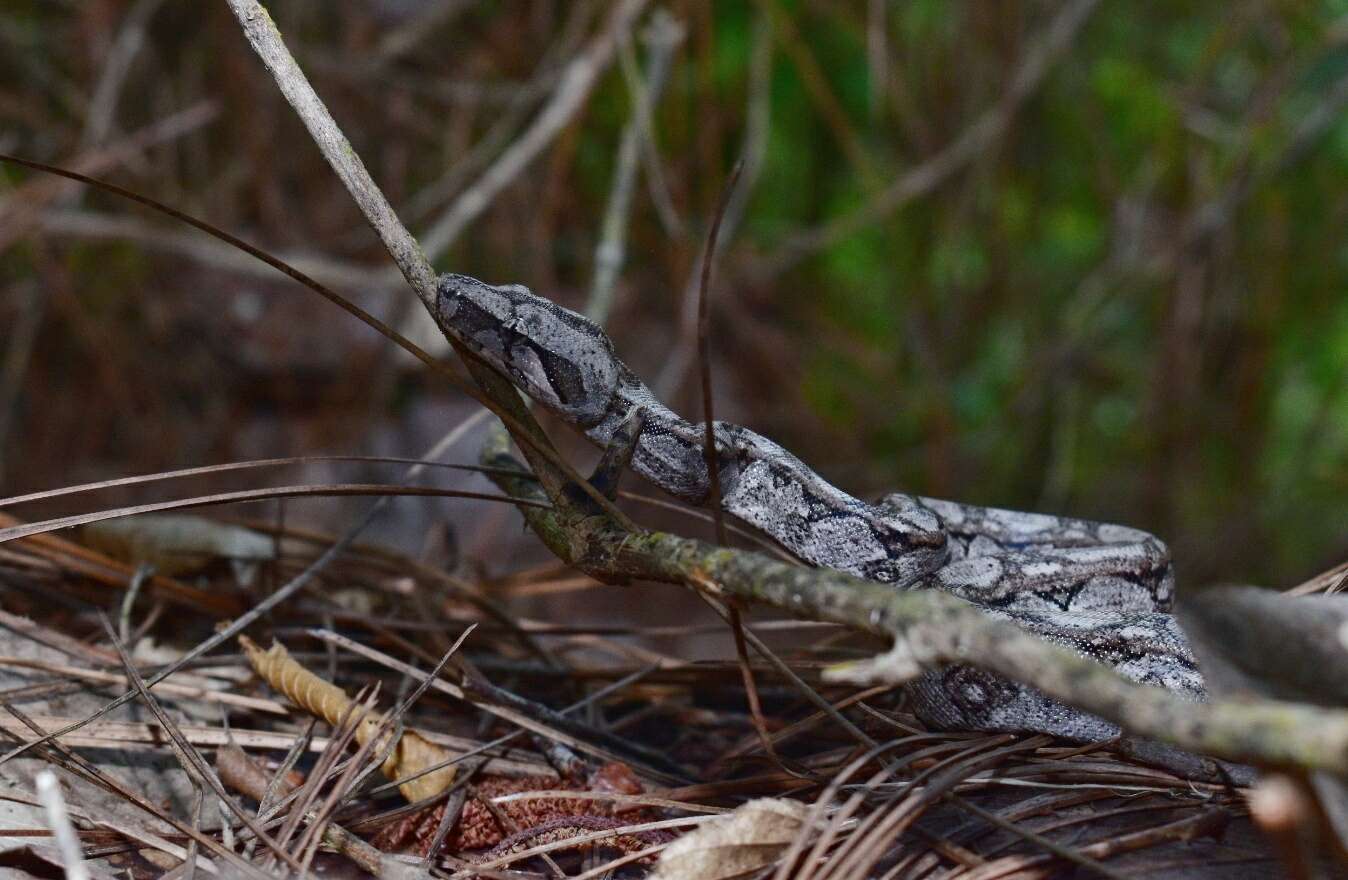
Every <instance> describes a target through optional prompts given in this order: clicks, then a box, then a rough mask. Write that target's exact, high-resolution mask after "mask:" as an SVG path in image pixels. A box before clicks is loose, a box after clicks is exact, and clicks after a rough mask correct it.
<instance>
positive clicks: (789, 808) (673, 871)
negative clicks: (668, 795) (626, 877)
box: [651, 798, 810, 880]
mask: <svg viewBox="0 0 1348 880" xmlns="http://www.w3.org/2000/svg"><path fill="white" fill-rule="evenodd" d="M809 811H810V808H809V807H808V806H806V805H805V804H801V803H799V802H797V801H789V800H783V799H777V798H759V799H758V800H753V801H749V802H748V803H747V804H745V805H743V806H742V807H740V808H739V809H737V810H735V812H733V813H731V814H730V815H728V816H725V817H724V818H722V819H721V820H720V821H717V822H711V823H709V824H706V825H703V826H702V827H700V828H698V829H697V830H696V831H694V832H692V833H691V834H686V835H684V836H683V837H680V838H679V839H678V840H676V841H674V842H673V843H671V844H670V845H669V846H668V847H666V848H665V851H664V852H663V853H661V854H660V862H659V863H658V864H657V865H656V866H655V871H654V872H653V873H652V874H651V880H726V878H730V877H742V876H744V875H746V874H749V873H751V872H753V871H757V870H758V869H760V868H763V867H765V866H767V865H770V864H772V863H773V862H775V861H776V860H777V859H778V857H780V856H781V854H782V852H783V851H784V850H785V849H786V848H787V847H789V846H790V845H791V844H792V843H793V842H794V841H795V839H796V838H797V837H799V836H800V834H801V833H802V829H803V828H804V826H805V818H806V816H807V815H808V814H809Z"/></svg>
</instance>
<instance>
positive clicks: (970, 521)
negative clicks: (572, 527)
mask: <svg viewBox="0 0 1348 880" xmlns="http://www.w3.org/2000/svg"><path fill="white" fill-rule="evenodd" d="M435 318H436V320H437V322H438V323H439V324H440V326H441V329H442V330H444V331H445V332H447V333H449V334H451V335H453V336H454V337H455V338H457V339H458V340H460V341H461V342H463V343H464V344H465V345H467V346H468V347H469V348H470V349H471V350H473V351H474V352H476V353H477V354H478V355H479V356H481V357H482V358H483V359H485V360H486V361H488V362H489V363H491V364H493V365H495V366H496V367H497V368H499V369H500V370H501V371H502V372H503V373H504V374H505V375H507V376H508V377H509V378H510V379H511V381H512V382H513V383H514V384H515V385H516V386H517V387H518V388H519V389H520V390H521V391H523V392H524V393H525V394H527V395H528V396H529V397H531V398H532V399H533V400H534V401H535V402H537V403H538V404H540V405H541V406H543V407H546V408H547V409H549V410H551V411H552V412H554V413H556V414H557V415H558V416H560V417H561V418H562V419H564V420H565V421H567V422H569V423H571V424H573V425H574V426H576V427H577V428H579V429H580V430H581V431H583V432H584V433H585V435H586V436H587V437H588V438H589V439H590V440H592V441H593V442H594V443H596V444H599V445H600V446H606V445H607V444H608V443H609V442H610V440H611V439H612V438H613V435H614V433H615V432H617V431H618V430H619V429H620V428H621V427H622V425H623V424H624V423H625V422H626V421H627V420H628V418H629V417H630V416H631V414H632V413H633V412H634V411H635V410H637V409H640V410H643V411H644V416H645V419H644V422H643V424H642V427H641V433H640V435H639V436H638V438H637V441H636V446H635V449H634V451H633V455H632V468H633V469H634V470H636V471H637V472H638V473H640V474H641V475H642V476H644V477H646V478H647V479H648V480H650V481H651V482H653V483H655V484H656V485H657V486H659V487H660V488H662V489H664V490H665V491H667V492H669V493H670V494H672V495H674V496H676V497H678V498H680V499H682V500H684V501H686V502H689V503H691V504H695V505H706V504H708V503H709V495H710V480H709V476H708V469H707V465H706V459H705V457H704V451H703V444H704V426H703V425H702V424H695V423H692V422H689V421H687V420H685V419H684V418H682V417H681V416H679V415H678V414H676V413H674V412H672V411H671V410H670V409H668V408H667V407H665V406H664V405H663V404H661V403H660V402H659V401H658V400H656V399H655V396H654V395H653V394H652V393H651V391H650V390H649V389H648V388H647V387H646V386H645V385H644V384H643V383H642V382H641V380H640V379H639V378H637V376H636V375H635V374H634V373H633V372H632V371H631V370H630V369H628V367H627V366H626V365H625V364H624V363H623V362H622V361H621V360H619V359H618V357H617V355H616V354H615V353H614V349H613V344H612V342H611V341H610V340H609V338H608V336H607V335H606V334H605V333H604V331H603V330H602V329H600V327H599V326H598V325H596V324H595V323H593V322H592V321H590V320H588V319H586V318H584V317H583V316H581V315H578V314H576V313H575V312H572V311H569V310H567V309H564V308H562V307H560V306H558V305H556V304H554V303H552V302H551V301H549V300H547V299H544V298H542V297H539V296H536V295H534V294H533V293H532V292H530V291H529V289H528V288H526V287H524V286H522V285H516V284H511V285H499V286H498V285H490V284H485V283H483V282H481V281H478V280H476V279H474V278H469V277H467V276H464V275H444V276H442V277H441V278H440V282H439V289H438V296H437V301H436V309H435ZM714 436H715V438H716V454H717V459H718V468H719V476H720V483H721V495H722V506H723V509H724V510H725V511H726V512H728V513H730V514H732V515H734V516H735V517H737V518H738V519H740V520H743V521H744V522H746V523H749V524H750V525H752V526H755V527H757V528H758V529H759V530H761V531H762V532H764V533H765V534H767V535H769V536H770V537H772V538H773V539H774V540H776V541H777V542H778V543H780V544H781V545H782V546H783V547H785V548H786V549H787V550H789V551H790V552H791V553H793V554H795V555H796V556H797V557H799V558H800V559H802V560H804V561H805V562H808V563H810V564H813V565H817V566H822V567H829V568H834V569H838V570H840V571H844V572H847V573H849V574H853V575H856V576H858V577H862V578H867V579H869V580H874V581H879V582H882V583H888V584H893V585H894V586H895V588H898V589H909V588H918V587H934V588H937V589H942V590H946V591H948V592H950V593H953V594H955V595H957V596H960V597H962V598H964V599H967V600H968V601H970V602H973V603H976V604H977V605H979V606H980V607H982V608H983V609H985V610H986V611H987V612H988V613H990V614H993V615H995V616H997V617H1001V618H1003V619H1006V620H1009V621H1012V622H1014V623H1015V624H1017V625H1019V626H1020V627H1022V628H1024V629H1026V630H1028V631H1030V632H1032V633H1035V634H1036V635H1038V636H1040V637H1041V638H1044V639H1048V640H1050V641H1053V642H1057V643H1059V644H1062V645H1065V646H1067V647H1069V648H1071V649H1073V650H1075V651H1078V652H1079V653H1081V654H1083V655H1085V656H1088V657H1090V658H1093V659H1095V660H1098V661H1100V662H1102V663H1105V664H1107V665H1109V666H1111V667H1112V668H1114V669H1115V670H1116V671H1118V672H1119V673H1120V674H1121V675H1123V676H1125V677H1127V678H1129V679H1132V680H1134V681H1137V682H1140V683H1144V684H1150V685H1155V686H1158V687H1164V688H1167V689H1169V690H1171V691H1173V692H1176V693H1178V694H1181V695H1184V696H1187V697H1189V698H1192V699H1194V700H1202V699H1204V687H1203V679H1202V677H1201V675H1200V673H1199V671H1198V667H1197V663H1196V661H1195V659H1194V656H1193V653H1192V651H1191V650H1190V648H1189V646H1188V643H1187V641H1186V639H1185V637H1184V633H1183V631H1182V630H1181V629H1180V628H1179V625H1178V624H1177V623H1176V621H1175V618H1174V616H1173V615H1172V614H1171V613H1170V609H1171V604H1172V601H1173V598H1174V574H1173V570H1172V567H1171V562H1170V555H1169V551H1168V550H1167V549H1166V546H1165V544H1164V543H1162V542H1161V541H1160V539H1158V538H1156V537H1155V536H1153V535H1151V534H1148V533H1147V532H1144V531H1140V530H1138V529H1133V528H1128V527H1126V526H1121V525H1113V524H1109V523H1097V522H1089V521H1086V520H1080V519H1071V518H1067V517H1059V516H1049V515H1046V514H1041V513H1023V512H1019V511H1012V510H1000V509H996V508H990V507H978V506H974V505H969V504H960V503H957V502H953V501H942V500H938V499H934V498H923V497H919V496H912V495H905V494H901V493H894V494H891V495H887V496H885V497H884V498H882V499H880V500H879V501H877V502H876V503H874V504H868V503H866V502H864V501H861V500H859V499H857V498H854V497H853V496H851V495H849V494H847V493H846V492H843V491H842V490H840V489H838V488H837V487H835V486H833V485H832V484H830V483H829V482H828V481H827V480H825V479H824V478H823V477H821V476H819V475H818V474H817V473H815V472H814V471H813V470H811V469H810V468H809V467H808V466H806V465H805V464H804V463H803V462H801V461H800V460H799V459H798V458H796V457H795V456H794V455H792V454H791V453H790V452H788V451H787V450H785V449H783V448H782V447H781V446H779V445H778V444H776V443H774V442H772V441H771V440H769V439H767V438H766V437H763V436H761V435H759V434H756V433H754V432H753V431H751V430H749V429H748V428H743V427H740V426H738V425H730V424H725V423H723V422H717V423H715V425H714ZM909 689H910V692H911V694H912V697H913V701H914V706H915V708H916V710H917V712H918V714H919V715H920V716H921V717H923V718H924V720H926V721H928V722H929V723H932V724H935V725H939V726H941V727H944V728H957V729H967V730H998V731H1037V732H1045V733H1051V734H1056V735H1059V736H1065V737H1070V738H1073V739H1078V740H1090V741H1095V740H1101V739H1108V738H1111V737H1113V736H1116V735H1118V733H1119V728H1118V727H1117V726H1116V725H1114V724H1112V723H1110V722H1107V721H1104V720H1103V719H1101V718H1099V717H1097V716H1094V715H1091V714H1088V713H1085V712H1082V711H1080V710H1077V709H1074V708H1072V707H1069V706H1066V705H1063V704H1061V703H1058V702H1055V701H1053V700H1051V699H1049V698H1048V697H1046V696H1044V695H1043V694H1042V693H1040V692H1038V691H1036V690H1035V689H1033V688H1031V687H1028V686H1026V685H1021V684H1018V683H1015V682H1011V681H1009V680H1007V679H1004V678H1001V677H999V676H997V675H995V674H992V673H989V672H985V671H983V670H979V669H974V668H971V667H964V666H953V667H948V668H944V669H938V670H933V671H931V672H928V673H926V674H924V675H923V676H922V677H921V678H919V679H918V680H917V681H916V682H914V683H913V684H911V685H910V686H909Z"/></svg>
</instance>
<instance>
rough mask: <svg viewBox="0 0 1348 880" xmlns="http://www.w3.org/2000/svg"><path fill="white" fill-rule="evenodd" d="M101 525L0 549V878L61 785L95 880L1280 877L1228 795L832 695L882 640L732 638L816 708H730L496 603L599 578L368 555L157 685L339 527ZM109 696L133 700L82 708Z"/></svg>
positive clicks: (776, 690)
mask: <svg viewBox="0 0 1348 880" xmlns="http://www.w3.org/2000/svg"><path fill="white" fill-rule="evenodd" d="M114 522H119V523H121V525H119V526H117V527H115V528H106V527H103V526H100V525H91V526H87V527H85V528H84V529H82V530H79V531H76V532H72V533H59V534H56V533H46V534H38V535H33V536H30V537H26V538H21V539H18V540H13V541H10V542H8V543H6V544H5V545H4V547H3V548H0V583H3V587H4V597H5V598H4V607H5V610H4V612H3V614H2V615H0V624H2V625H3V638H4V640H5V645H4V646H3V649H0V655H3V656H0V667H2V668H3V676H4V678H3V682H0V686H3V706H4V708H5V710H6V711H5V712H4V717H3V718H0V728H2V729H3V731H4V734H5V737H6V739H7V740H8V745H9V749H12V750H13V751H9V754H10V755H11V756H14V755H15V751H17V750H18V748H19V747H21V746H23V745H25V744H29V745H28V747H27V748H26V749H24V750H23V751H22V752H21V753H20V754H18V755H17V756H14V757H12V758H11V760H9V761H8V762H7V763H6V764H5V765H3V767H0V773H3V774H4V775H5V777H6V778H5V795H4V797H5V798H6V801H7V803H6V806H7V807H12V808H13V812H11V813H10V814H8V815H9V816H10V818H8V819H6V820H4V822H3V824H4V825H5V826H6V827H5V828H4V829H3V830H0V834H3V835H5V836H7V837H9V838H23V839H26V840H27V842H28V845H27V846H26V847H22V848H21V849H17V850H16V849H14V848H13V847H14V845H15V843H16V841H14V840H12V839H11V840H10V841H8V842H6V843H5V844H4V845H3V847H2V848H3V849H4V850H6V851H8V852H9V855H8V856H7V859H8V862H7V863H8V864H12V865H29V866H30V869H31V863H32V862H33V860H38V861H42V860H46V861H48V862H50V863H53V864H60V863H61V862H62V861H63V858H64V859H69V858H70V853H68V852H67V853H66V854H65V856H64V857H62V856H61V855H59V853H58V846H57V845H58V844H59V835H58V836H57V837H55V838H54V837H52V836H50V834H49V832H48V830H47V829H49V828H51V827H53V826H52V824H51V819H50V814H49V813H48V812H46V811H45V810H44V809H43V808H41V807H40V806H39V805H38V803H37V801H36V799H35V798H34V797H33V796H32V794H31V792H32V791H33V787H32V785H31V780H32V778H33V776H34V775H35V774H37V773H38V772H39V771H40V770H42V769H44V768H48V767H49V768H55V769H59V771H60V772H59V773H58V774H57V777H58V779H59V780H60V782H61V790H62V792H63V794H64V801H65V806H66V812H67V813H68V816H69V820H68V821H69V827H71V828H73V831H74V839H75V840H77V841H78V847H79V850H80V851H82V853H81V855H82V858H83V859H85V860H87V864H88V866H89V869H90V870H92V872H93V873H95V874H98V875H100V876H111V875H112V873H113V872H118V873H120V872H123V871H126V872H130V875H131V876H133V877H145V876H160V875H164V876H172V877H175V878H177V877H181V876H192V875H195V872H198V871H200V872H203V873H209V874H222V873H225V872H235V871H237V872H239V873H240V874H242V875H248V876H257V875H265V876H280V875H284V874H287V873H288V874H291V875H294V874H296V873H302V872H305V871H309V870H317V869H319V868H320V867H321V868H322V869H323V871H324V873H325V874H327V873H330V872H334V871H338V872H346V873H350V874H351V875H352V876H362V875H364V874H371V875H374V876H379V877H388V876H395V875H396V876H405V875H407V874H409V873H411V874H417V875H424V874H426V873H431V874H434V875H435V876H441V877H445V876H448V877H474V876H476V877H551V876H568V877H583V878H596V877H621V876H633V877H639V876H647V875H650V874H651V872H655V873H656V875H657V876H660V877H666V878H673V877H689V878H691V877H699V878H717V877H733V876H765V877H778V878H785V877H796V878H814V880H823V878H850V877H892V878H936V877H941V878H953V877H960V878H980V880H990V878H1002V877H1049V876H1061V875H1062V874H1064V873H1065V872H1071V871H1077V872H1080V876H1112V877H1124V876H1131V877H1137V876H1142V875H1143V874H1144V873H1145V875H1146V876H1148V877H1167V876H1194V875H1196V874H1197V873H1198V872H1199V871H1200V869H1201V876H1229V877H1243V876H1267V875H1268V874H1270V873H1272V872H1275V871H1276V870H1278V868H1277V865H1278V856H1277V854H1276V852H1275V850H1276V847H1271V846H1270V844H1269V843H1268V842H1267V838H1266V837H1263V836H1260V835H1258V834H1256V833H1255V831H1254V826H1253V823H1252V822H1251V820H1250V818H1249V813H1250V807H1249V802H1248V800H1247V797H1246V794H1247V793H1246V792H1243V791H1241V790H1239V789H1237V788H1236V787H1235V786H1234V785H1232V784H1222V783H1220V782H1213V781H1196V780H1190V779H1183V778H1180V777H1178V776H1176V775H1174V774H1172V773H1171V772H1167V771H1165V770H1162V769H1157V768H1155V767H1149V766H1145V765H1143V764H1140V763H1136V762H1134V761H1132V760H1129V759H1127V758H1125V757H1123V756H1121V755H1120V754H1119V753H1117V752H1116V751H1114V750H1113V749H1111V744H1108V743H1106V744H1100V745H1090V746H1081V745H1077V744H1072V743H1066V742H1062V741H1055V740H1053V739H1052V738H1050V737H1047V736H1028V735H1009V734H996V735H988V734H969V733H952V732H942V731H933V730H928V729H926V728H924V726H923V725H922V724H921V723H920V722H919V721H918V720H917V719H916V718H914V717H913V716H911V715H910V714H909V713H908V712H907V711H905V706H904V700H903V698H902V695H901V692H900V691H898V690H895V689H885V688H873V689H870V690H865V691H852V690H847V689H844V688H839V687H837V686H829V685H825V684H823V683H822V682H821V681H820V680H819V676H818V670H819V669H820V668H821V666H823V665H825V664H826V663H829V662H833V661H837V660H839V659H844V658H851V657H856V656H859V653H860V652H861V651H864V650H867V649H873V647H874V646H873V645H866V644H864V643H861V642H857V641H855V640H852V639H851V637H850V636H848V635H847V634H846V633H844V632H843V631H842V630H840V629H838V628H835V627H822V626H820V625H817V624H809V623H806V622H792V621H783V620H775V621H774V620H760V621H755V622H753V623H752V624H751V626H752V627H753V628H755V629H756V630H757V631H758V632H759V633H760V634H765V633H769V632H772V631H774V630H786V631H788V633H789V635H790V637H791V644H793V645H796V646H797V647H796V648H795V650H793V651H792V652H790V653H787V654H784V655H782V657H781V659H782V660H784V661H785V662H786V663H788V664H789V666H790V668H791V669H792V670H793V671H794V672H796V673H797V674H798V675H799V677H800V679H801V680H802V681H803V683H804V684H805V685H807V686H808V687H809V688H810V689H813V691H814V692H815V693H816V694H817V695H818V696H822V697H823V699H824V700H826V701H827V702H828V703H829V704H831V708H832V711H831V712H824V711H820V710H819V709H817V708H816V704H815V703H814V702H812V701H811V698H810V695H808V694H807V693H805V691H803V690H802V689H801V685H800V684H798V683H792V682H790V681H787V680H785V679H783V677H782V676H781V675H780V674H779V673H778V671H777V670H776V669H774V668H773V667H772V666H770V665H769V664H767V663H762V662H759V661H758V660H757V659H755V661H754V662H753V663H752V664H751V666H750V669H749V671H750V672H751V673H752V676H751V679H752V681H753V682H754V685H755V687H754V699H753V700H746V691H745V684H744V683H745V677H744V676H743V674H742V673H743V672H744V671H745V670H743V669H741V668H740V664H737V663H735V662H734V661H733V660H732V661H727V662H689V661H687V660H685V659H683V658H681V657H678V656H671V655H668V654H662V653H659V652H657V651H655V650H653V649H651V648H650V647H648V645H649V644H650V642H649V641H648V640H646V639H644V638H643V636H645V635H650V634H651V633H650V632H648V631H646V630H643V629H642V628H641V627H637V626H624V625H614V626H608V627H603V628H597V627H583V626H564V625H556V624H548V623H542V622H535V621H529V620H524V619H520V618H519V617H517V616H515V615H512V614H511V613H508V611H507V609H508V608H509V607H510V606H511V605H512V603H513V602H515V601H516V599H517V598H518V597H520V596H525V595H537V594H539V593H541V592H550V591H551V592H568V593H569V594H570V595H571V597H572V599H571V600H572V601H583V600H584V595H583V594H584V591H585V590H587V589H589V588H591V587H595V586H598V584H597V583H595V582H591V581H589V580H588V579H587V578H584V577H578V576H576V575H575V573H574V572H570V571H568V570H565V569H563V568H560V567H558V566H555V565H553V566H544V567H539V568H534V569H526V570H523V571H519V572H516V573H513V574H512V575H510V576H509V577H508V578H498V579H495V580H482V579H480V578H471V577H469V576H467V575H462V572H461V569H462V567H460V570H459V571H448V570H446V569H444V568H442V567H436V566H431V565H427V564H426V563H424V562H421V561H419V560H416V559H413V558H409V557H407V556H404V555H401V554H399V553H395V552H391V551H389V550H387V549H383V548H381V547H378V546H362V545H359V544H356V545H353V546H350V547H348V549H347V550H346V552H345V553H344V554H342V555H340V556H339V557H337V558H335V559H334V560H332V561H331V562H329V563H327V564H326V565H325V566H323V567H322V568H321V570H318V571H317V572H315V573H314V574H313V577H312V578H311V579H310V580H309V581H308V582H307V583H306V584H305V586H304V588H303V590H302V592H300V593H298V594H296V595H295V596H294V597H292V598H291V599H290V600H289V601H286V602H283V603H280V604H279V605H276V606H275V607H273V608H271V609H270V610H268V611H267V613H265V614H264V615H262V616H260V617H259V618H258V619H256V620H255V621H253V622H252V623H251V625H250V626H249V627H248V634H249V637H245V638H237V639H235V638H231V639H230V640H229V641H228V642H226V643H224V644H222V645H221V646H220V647H219V648H218V649H216V650H215V651H214V652H213V653H210V654H209V655H203V656H198V657H195V659H191V660H190V661H189V662H187V663H186V664H183V665H182V667H181V668H180V669H178V670H177V671H174V672H173V673H172V674H170V675H168V676H166V677H163V678H162V680H161V681H159V682H158V684H157V685H155V686H154V687H153V688H152V689H148V690H147V689H146V688H145V681H146V680H147V679H149V680H151V681H153V680H154V679H155V678H156V677H158V674H159V673H161V672H162V671H163V670H164V669H166V668H168V667H169V666H170V665H171V664H173V663H174V662H175V661H178V660H180V659H181V658H182V656H183V653H184V651H185V650H187V649H189V648H191V647H192V646H193V645H195V644H197V643H200V642H202V641H203V640H206V639H208V638H210V637H211V636H212V631H213V629H215V628H217V625H218V624H219V623H221V622H222V621H227V620H229V619H231V618H234V617H235V616H236V615H239V614H241V613H243V612H244V611H245V609H249V608H257V607H259V606H262V607H263V608H264V609H265V608H266V600H267V599H268V597H269V596H275V595H276V590H277V589H278V587H280V586H281V585H284V584H286V583H288V582H291V581H292V580H293V579H294V578H295V577H296V576H297V575H299V574H301V573H302V572H305V571H306V569H309V568H310V567H311V566H313V564H314V562H315V561H316V560H317V559H318V558H319V557H320V556H321V555H322V554H323V551H324V550H325V549H326V548H328V547H329V546H331V544H332V542H333V541H335V540H336V538H335V537H333V536H328V535H321V534H315V533H312V532H307V531H302V530H299V529H296V528H293V527H288V526H285V525H283V524H282V523H280V522H277V521H273V522H263V521H252V522H230V523H226V522H223V521H219V520H208V519H206V518H202V517H196V516H181V515H175V516H164V515H159V516H143V517H139V518H132V519H128V520H121V521H114ZM17 525H19V523H18V521H16V520H13V519H9V518H6V519H5V520H4V521H3V522H0V527H10V528H13V527H15V526H17ZM226 556H234V557H235V560H234V561H235V564H234V565H232V566H231V565H228V564H226V562H225V557H226ZM240 556H244V557H247V565H246V566H245V565H241V564H240V560H239V559H238V557H240ZM152 569H153V573H152ZM633 589H643V587H640V586H636V587H633ZM679 629H680V628H679V627H672V628H671V627H669V626H665V627H662V628H661V629H660V632H659V635H661V636H662V637H667V636H669V635H670V634H671V633H677V632H678V631H679ZM693 629H695V627H694V626H692V625H690V626H689V627H688V630H689V632H690V633H691V631H692V630H693ZM123 693H130V694H131V695H132V696H133V697H134V699H132V700H130V701H128V702H126V704H125V705H123V706H121V707H119V708H118V709H117V710H115V711H114V712H111V713H109V714H107V715H105V716H99V715H98V714H97V712H96V710H98V709H100V708H101V707H103V706H105V705H106V704H107V703H108V702H109V701H110V700H111V699H113V698H115V697H117V696H118V695H121V694H123ZM751 707H752V708H751ZM75 724H80V726H79V727H78V728H76V729H73V730H71V731H70V732H69V733H67V734H65V735H63V736H61V737H60V738H59V739H50V740H42V739H41V735H42V734H46V733H49V732H52V731H55V730H60V729H66V728H70V727H72V726H73V725H75ZM727 813H729V814H732V815H731V816H729V817H725V816H724V814H727ZM1265 824H1266V825H1267V824H1268V823H1265ZM1275 824H1276V823H1275ZM18 842H19V843H22V842H23V841H22V840H21V841H18ZM662 854H663V855H662ZM71 876H74V875H71Z"/></svg>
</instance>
